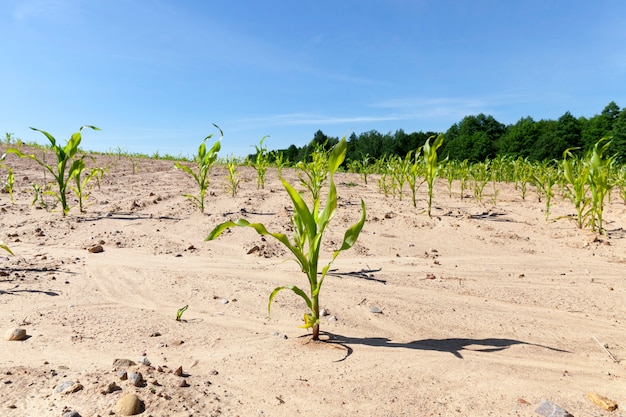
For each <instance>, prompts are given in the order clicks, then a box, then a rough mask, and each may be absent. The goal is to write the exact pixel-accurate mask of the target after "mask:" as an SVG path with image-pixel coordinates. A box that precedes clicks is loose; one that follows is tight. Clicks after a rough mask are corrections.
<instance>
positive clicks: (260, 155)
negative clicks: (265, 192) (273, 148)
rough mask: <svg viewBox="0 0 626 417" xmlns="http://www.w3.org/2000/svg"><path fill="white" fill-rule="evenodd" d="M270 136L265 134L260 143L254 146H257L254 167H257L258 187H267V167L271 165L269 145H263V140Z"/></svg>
mask: <svg viewBox="0 0 626 417" xmlns="http://www.w3.org/2000/svg"><path fill="white" fill-rule="evenodd" d="M268 137H269V136H263V137H262V138H261V142H260V143H259V145H258V146H257V145H255V146H254V147H255V148H256V159H255V161H254V169H256V173H257V185H256V187H257V189H263V188H265V177H266V175H267V168H268V167H269V166H270V158H269V153H268V152H267V147H266V146H265V145H263V142H264V141H265V139H266V138H268Z"/></svg>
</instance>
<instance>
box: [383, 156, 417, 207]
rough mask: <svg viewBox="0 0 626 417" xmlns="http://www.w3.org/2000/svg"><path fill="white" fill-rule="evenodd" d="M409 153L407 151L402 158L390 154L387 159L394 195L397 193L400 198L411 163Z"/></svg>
mask: <svg viewBox="0 0 626 417" xmlns="http://www.w3.org/2000/svg"><path fill="white" fill-rule="evenodd" d="M411 154H412V152H409V153H408V154H407V155H406V156H405V157H404V158H401V157H399V156H392V157H390V158H389V161H388V164H389V172H390V173H391V179H392V182H391V184H392V189H393V193H394V196H395V195H396V194H397V195H398V198H399V199H400V200H402V197H403V195H404V184H406V182H407V178H408V176H409V171H410V169H411V165H412V162H411Z"/></svg>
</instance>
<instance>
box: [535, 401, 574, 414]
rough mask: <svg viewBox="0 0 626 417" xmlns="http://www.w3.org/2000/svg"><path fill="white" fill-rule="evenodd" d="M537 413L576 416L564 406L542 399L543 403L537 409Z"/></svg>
mask: <svg viewBox="0 0 626 417" xmlns="http://www.w3.org/2000/svg"><path fill="white" fill-rule="evenodd" d="M535 413H537V414H540V415H542V416H544V417H574V416H572V415H571V414H570V413H569V412H568V411H567V410H565V409H564V408H562V407H560V406H558V405H556V404H555V403H553V402H551V401H548V400H541V403H540V404H539V407H537V409H536V410H535Z"/></svg>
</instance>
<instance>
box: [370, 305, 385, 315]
mask: <svg viewBox="0 0 626 417" xmlns="http://www.w3.org/2000/svg"><path fill="white" fill-rule="evenodd" d="M382 312H383V311H382V310H381V309H380V308H378V307H376V306H374V307H370V313H374V314H382Z"/></svg>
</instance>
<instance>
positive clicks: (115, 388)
mask: <svg viewBox="0 0 626 417" xmlns="http://www.w3.org/2000/svg"><path fill="white" fill-rule="evenodd" d="M121 390H122V388H121V387H120V386H119V385H117V384H116V383H115V382H111V383H110V384H109V385H107V387H106V389H105V390H104V391H105V392H106V393H107V394H110V393H112V392H115V391H121Z"/></svg>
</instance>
